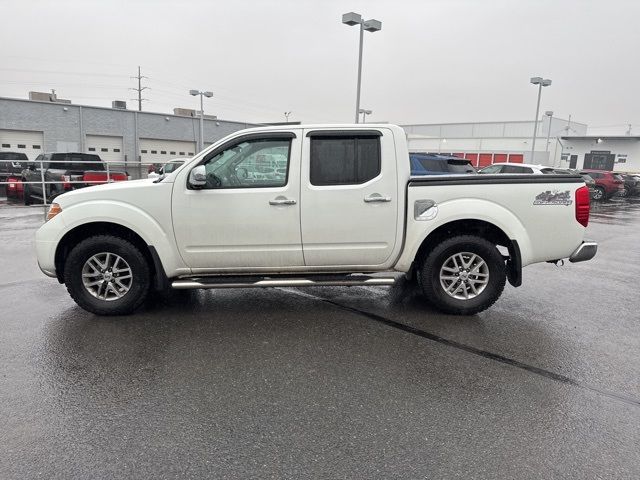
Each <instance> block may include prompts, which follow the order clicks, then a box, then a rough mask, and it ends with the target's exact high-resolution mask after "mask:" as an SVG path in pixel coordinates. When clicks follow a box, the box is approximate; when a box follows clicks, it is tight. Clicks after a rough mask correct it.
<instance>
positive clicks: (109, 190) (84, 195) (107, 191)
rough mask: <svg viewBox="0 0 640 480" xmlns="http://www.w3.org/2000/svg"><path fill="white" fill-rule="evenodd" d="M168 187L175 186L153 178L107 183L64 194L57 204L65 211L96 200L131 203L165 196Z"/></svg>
mask: <svg viewBox="0 0 640 480" xmlns="http://www.w3.org/2000/svg"><path fill="white" fill-rule="evenodd" d="M167 186H169V189H170V188H171V186H173V185H172V184H171V183H163V182H160V183H154V179H152V178H148V179H147V178H145V179H142V180H131V181H126V182H114V183H106V184H103V185H94V186H91V187H86V188H81V189H78V190H72V191H70V192H67V193H63V194H62V195H59V196H57V197H56V199H55V203H57V204H59V205H60V206H61V207H62V208H63V209H64V207H66V206H70V205H75V204H77V203H82V202H87V201H95V200H113V201H124V202H131V201H135V200H136V199H139V198H149V197H153V196H155V195H162V196H164V195H165V192H166V191H167Z"/></svg>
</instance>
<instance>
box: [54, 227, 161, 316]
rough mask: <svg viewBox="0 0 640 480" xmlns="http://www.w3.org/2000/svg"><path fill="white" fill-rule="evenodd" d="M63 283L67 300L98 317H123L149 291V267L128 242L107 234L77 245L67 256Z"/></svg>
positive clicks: (142, 299)
mask: <svg viewBox="0 0 640 480" xmlns="http://www.w3.org/2000/svg"><path fill="white" fill-rule="evenodd" d="M64 283H65V284H66V286H67V290H68V291H69V294H70V295H71V298H73V299H74V300H75V302H76V303H77V304H78V305H80V306H81V307H82V308H84V309H85V310H87V311H89V312H92V313H95V314H98V315H126V314H129V313H131V312H133V311H134V310H135V309H136V308H138V307H139V306H140V305H142V303H143V302H144V300H145V298H146V297H147V294H148V292H149V284H150V270H149V264H148V263H147V260H146V258H145V256H144V255H143V254H142V252H141V251H140V250H139V249H138V248H137V247H136V246H135V245H133V244H132V243H130V242H129V241H127V240H124V239H122V238H119V237H114V236H111V235H98V236H95V237H90V238H87V239H85V240H83V241H82V242H80V243H79V244H78V245H76V247H74V249H73V250H71V253H69V256H68V257H67V261H66V264H65V268H64Z"/></svg>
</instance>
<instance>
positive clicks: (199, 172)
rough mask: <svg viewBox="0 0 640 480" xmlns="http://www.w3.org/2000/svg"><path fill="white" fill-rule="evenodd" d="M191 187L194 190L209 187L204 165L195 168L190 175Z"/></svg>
mask: <svg viewBox="0 0 640 480" xmlns="http://www.w3.org/2000/svg"><path fill="white" fill-rule="evenodd" d="M189 185H190V186H191V187H193V188H203V187H205V186H206V185H207V171H206V170H205V168H204V165H198V166H197V167H194V168H193V169H192V170H191V172H190V173H189Z"/></svg>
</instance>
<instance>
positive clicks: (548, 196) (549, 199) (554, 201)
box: [533, 190, 573, 206]
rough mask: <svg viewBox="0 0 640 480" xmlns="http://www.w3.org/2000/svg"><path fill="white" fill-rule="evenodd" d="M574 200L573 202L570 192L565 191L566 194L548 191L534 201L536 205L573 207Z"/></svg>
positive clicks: (540, 194)
mask: <svg viewBox="0 0 640 480" xmlns="http://www.w3.org/2000/svg"><path fill="white" fill-rule="evenodd" d="M572 203H573V200H571V194H570V192H569V190H565V191H564V192H560V191H558V190H554V191H553V192H552V191H551V190H547V191H546V192H541V193H539V194H538V195H536V199H535V200H534V202H533V204H534V205H567V206H568V205H571V204H572Z"/></svg>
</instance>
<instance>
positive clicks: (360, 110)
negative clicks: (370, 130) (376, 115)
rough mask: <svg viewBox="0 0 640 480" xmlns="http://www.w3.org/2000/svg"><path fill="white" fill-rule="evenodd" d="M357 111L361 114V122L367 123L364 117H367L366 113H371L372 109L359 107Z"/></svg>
mask: <svg viewBox="0 0 640 480" xmlns="http://www.w3.org/2000/svg"><path fill="white" fill-rule="evenodd" d="M358 113H361V114H362V123H367V122H366V117H367V115H371V114H372V113H373V111H372V110H365V109H364V108H360V109H359V110H358Z"/></svg>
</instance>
